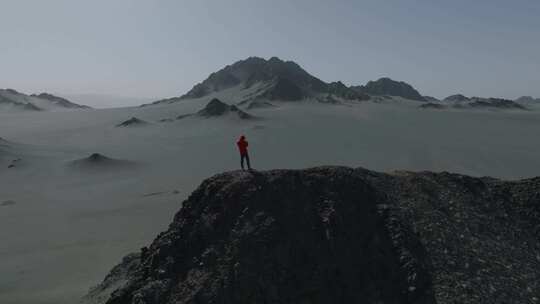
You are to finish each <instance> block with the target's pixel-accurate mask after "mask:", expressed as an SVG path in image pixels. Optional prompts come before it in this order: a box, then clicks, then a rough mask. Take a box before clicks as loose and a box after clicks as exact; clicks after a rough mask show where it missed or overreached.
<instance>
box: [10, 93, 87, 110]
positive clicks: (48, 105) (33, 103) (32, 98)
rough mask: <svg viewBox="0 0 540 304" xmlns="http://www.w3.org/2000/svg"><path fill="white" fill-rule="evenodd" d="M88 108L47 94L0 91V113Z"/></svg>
mask: <svg viewBox="0 0 540 304" xmlns="http://www.w3.org/2000/svg"><path fill="white" fill-rule="evenodd" d="M89 108H90V107H88V106H84V105H79V104H76V103H73V102H71V101H69V100H67V99H65V98H62V97H58V96H55V95H52V94H48V93H41V94H32V95H26V94H24V93H20V92H17V91H15V90H13V89H0V112H6V111H61V110H76V109H89Z"/></svg>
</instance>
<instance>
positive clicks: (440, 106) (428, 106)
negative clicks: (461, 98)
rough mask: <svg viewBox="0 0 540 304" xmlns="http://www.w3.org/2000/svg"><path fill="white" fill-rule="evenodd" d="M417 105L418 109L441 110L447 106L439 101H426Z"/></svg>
mask: <svg viewBox="0 0 540 304" xmlns="http://www.w3.org/2000/svg"><path fill="white" fill-rule="evenodd" d="M418 107H419V108H420V109H435V110H442V109H446V108H447V106H445V105H443V104H441V103H436V102H427V103H424V104H421V105H420V106H418Z"/></svg>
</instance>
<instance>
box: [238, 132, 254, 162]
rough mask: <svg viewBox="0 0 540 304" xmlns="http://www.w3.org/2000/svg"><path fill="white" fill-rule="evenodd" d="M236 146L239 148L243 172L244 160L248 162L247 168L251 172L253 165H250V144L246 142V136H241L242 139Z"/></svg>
mask: <svg viewBox="0 0 540 304" xmlns="http://www.w3.org/2000/svg"><path fill="white" fill-rule="evenodd" d="M236 145H237V146H238V150H239V151H240V165H241V166H242V170H244V160H246V161H247V167H248V169H249V170H251V164H250V163H249V154H248V149H247V148H248V146H249V144H248V142H247V140H246V137H245V136H244V135H242V136H240V139H239V140H238V141H237V142H236Z"/></svg>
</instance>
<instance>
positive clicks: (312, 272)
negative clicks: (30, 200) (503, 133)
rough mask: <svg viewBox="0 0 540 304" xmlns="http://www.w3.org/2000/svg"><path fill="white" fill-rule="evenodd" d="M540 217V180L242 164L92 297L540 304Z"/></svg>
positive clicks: (214, 182) (199, 193) (189, 204)
mask: <svg viewBox="0 0 540 304" xmlns="http://www.w3.org/2000/svg"><path fill="white" fill-rule="evenodd" d="M539 218H540V178H536V179H530V180H524V181H520V182H502V181H498V180H494V179H489V178H471V177H466V176H461V175H454V174H449V173H440V174H434V173H429V172H425V173H409V172H402V173H395V174H392V175H388V174H382V173H376V172H371V171H367V170H364V169H350V168H342V167H321V168H314V169H308V170H297V171H293V170H276V171H269V172H262V173H259V172H253V173H248V172H240V171H236V172H230V173H225V174H221V175H217V176H215V177H212V178H210V179H208V180H206V181H205V182H203V184H202V185H201V186H200V187H199V188H198V189H197V190H196V191H195V192H194V193H193V194H192V195H191V196H190V197H189V198H188V200H186V201H185V202H184V204H183V207H182V209H181V210H180V211H179V212H178V213H177V214H176V216H175V217H174V220H173V222H172V224H171V225H170V226H169V229H168V230H167V231H166V232H164V233H161V234H160V235H159V236H158V237H157V238H156V239H155V240H154V242H153V243H152V244H151V245H150V246H149V247H148V248H143V249H142V250H141V252H140V254H139V255H138V256H140V261H139V260H137V262H136V265H134V264H133V259H129V261H130V263H127V262H125V261H124V263H122V264H120V265H119V266H117V267H116V268H115V271H114V272H116V273H118V274H119V275H117V276H116V279H115V276H114V275H110V276H108V278H107V279H106V281H105V282H104V283H103V284H105V285H103V284H102V286H98V287H97V288H96V289H94V290H93V294H94V295H98V294H100V290H103V291H104V292H105V291H106V290H107V288H106V287H107V286H112V285H114V284H113V282H123V284H121V286H122V287H121V288H119V289H118V290H117V291H115V292H114V293H113V294H112V295H111V296H110V298H109V299H108V300H107V303H138V304H141V303H534V301H538V295H539V294H540V283H539V282H540V256H539V255H538V252H540V251H539V250H540V245H539V235H540V220H539ZM122 269H123V270H125V271H123V270H122ZM121 270H122V271H121ZM109 289H110V288H109ZM102 298H105V297H103V296H102ZM94 299H97V296H94Z"/></svg>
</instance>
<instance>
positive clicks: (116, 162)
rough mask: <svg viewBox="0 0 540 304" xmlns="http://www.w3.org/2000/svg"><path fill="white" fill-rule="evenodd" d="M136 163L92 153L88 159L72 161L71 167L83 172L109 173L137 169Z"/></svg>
mask: <svg viewBox="0 0 540 304" xmlns="http://www.w3.org/2000/svg"><path fill="white" fill-rule="evenodd" d="M136 165H137V164H136V163H135V162H133V161H129V160H122V159H114V158H110V157H107V156H105V155H103V154H100V153H92V154H91V155H90V156H88V157H86V158H81V159H78V160H74V161H71V162H70V163H69V166H70V167H71V168H73V169H78V170H82V171H89V172H91V171H101V172H104V171H108V170H112V171H114V170H119V169H128V168H135V167H136Z"/></svg>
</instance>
